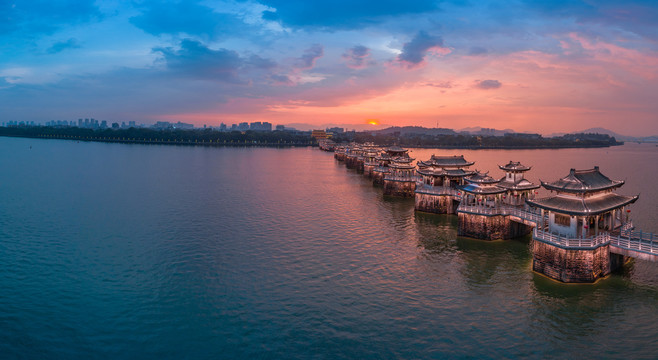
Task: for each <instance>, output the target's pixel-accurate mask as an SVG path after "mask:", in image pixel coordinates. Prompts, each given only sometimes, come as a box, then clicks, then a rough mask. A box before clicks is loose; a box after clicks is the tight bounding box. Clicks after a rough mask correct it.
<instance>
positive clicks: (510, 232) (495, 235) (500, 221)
mask: <svg viewBox="0 0 658 360" xmlns="http://www.w3.org/2000/svg"><path fill="white" fill-rule="evenodd" d="M458 216H459V230H458V234H459V236H467V237H472V238H476V239H483V240H504V239H513V238H516V237H520V236H524V235H528V234H529V233H530V232H531V231H532V227H530V226H527V225H524V224H521V223H518V222H516V221H512V220H510V219H509V216H504V215H493V216H487V215H475V214H469V213H462V212H460V213H458Z"/></svg>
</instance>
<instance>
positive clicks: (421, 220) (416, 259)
mask: <svg viewBox="0 0 658 360" xmlns="http://www.w3.org/2000/svg"><path fill="white" fill-rule="evenodd" d="M432 153H435V154H437V155H439V154H441V155H450V154H464V155H465V156H466V158H467V159H469V160H472V161H476V164H475V166H474V168H477V169H481V170H489V171H490V174H491V175H494V176H495V177H498V176H502V172H501V171H500V170H499V169H498V168H497V166H496V164H505V163H507V162H508V161H509V160H515V161H522V162H523V163H524V164H527V165H532V166H534V167H533V170H532V171H531V172H530V173H528V178H529V179H530V180H532V181H535V182H536V181H538V179H539V178H541V179H542V180H545V181H550V180H555V179H557V178H558V177H562V176H564V175H566V174H567V173H568V172H569V168H571V167H576V168H591V167H593V166H594V165H599V166H600V167H601V171H602V172H603V173H604V174H606V175H608V176H609V177H611V178H613V179H622V180H626V185H625V186H623V187H622V188H621V189H620V190H619V192H620V193H622V194H627V195H628V194H637V193H640V199H639V200H638V202H637V203H636V204H635V205H634V206H633V207H632V217H633V220H634V223H635V225H636V226H637V227H638V228H641V229H642V230H644V231H654V232H658V207H657V205H656V204H658V191H657V190H656V188H655V186H656V183H657V182H656V178H657V177H658V168H657V166H656V164H658V148H657V147H656V146H655V145H644V144H643V145H639V144H627V145H624V146H621V147H614V148H604V149H566V150H523V151H510V150H485V151H466V150H465V151H460V150H454V151H453V150H450V151H446V150H425V149H423V150H414V151H412V156H415V157H417V158H418V159H420V160H426V159H427V158H429V156H430V155H431V154H432ZM0 154H2V155H1V156H0V169H1V170H0V201H1V205H0V289H2V291H1V292H0V354H2V355H1V357H2V358H3V359H11V358H38V359H43V358H61V359H71V358H84V359H88V358H139V359H144V358H157V359H161V358H173V359H180V358H241V359H243V358H244V359H249V358H259V359H309V358H314V359H342V358H345V359H348V358H372V359H414V358H437V359H439V358H446V357H448V358H501V357H504V358H526V357H532V358H577V357H584V358H594V357H606V358H655V356H656V355H655V354H656V353H655V351H656V349H657V348H658V324H657V320H658V263H651V262H646V261H639V260H638V261H635V262H632V263H630V264H628V265H626V267H625V268H624V269H623V271H622V272H620V273H617V274H614V275H611V276H609V277H608V278H606V279H603V280H601V281H599V282H597V283H596V284H593V285H573V284H571V285H566V284H561V283H557V282H554V281H552V280H549V279H546V278H544V277H542V276H540V275H537V274H535V273H533V272H532V271H531V262H532V254H531V251H530V249H531V239H530V238H529V237H526V238H521V239H515V240H510V241H498V242H486V241H478V240H473V239H467V238H459V237H457V227H456V224H457V219H456V217H454V216H447V215H428V214H420V213H415V212H414V208H413V207H414V206H413V200H410V199H392V198H384V197H383V196H382V191H381V188H378V187H373V186H372V183H371V182H370V181H368V180H367V179H365V178H364V177H363V176H362V175H358V174H356V173H355V172H354V171H353V170H348V169H346V168H345V167H344V166H343V165H342V164H340V163H338V162H336V161H335V160H334V158H333V156H332V155H331V154H330V153H325V152H322V151H319V150H318V149H317V148H316V149H312V148H293V149H273V148H202V147H177V146H158V145H126V144H103V143H86V142H75V141H64V140H36V139H14V138H0Z"/></svg>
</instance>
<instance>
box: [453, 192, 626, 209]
mask: <svg viewBox="0 0 658 360" xmlns="http://www.w3.org/2000/svg"><path fill="white" fill-rule="evenodd" d="M461 194H462V193H460V192H459V193H457V195H461ZM628 211H630V210H628Z"/></svg>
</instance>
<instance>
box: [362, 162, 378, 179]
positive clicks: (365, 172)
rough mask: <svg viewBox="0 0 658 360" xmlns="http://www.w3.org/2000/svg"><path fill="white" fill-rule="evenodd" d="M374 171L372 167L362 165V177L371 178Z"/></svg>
mask: <svg viewBox="0 0 658 360" xmlns="http://www.w3.org/2000/svg"><path fill="white" fill-rule="evenodd" d="M374 169H375V167H374V166H373V165H365V164H364V165H363V175H365V176H367V177H369V178H372V171H373V170H374Z"/></svg>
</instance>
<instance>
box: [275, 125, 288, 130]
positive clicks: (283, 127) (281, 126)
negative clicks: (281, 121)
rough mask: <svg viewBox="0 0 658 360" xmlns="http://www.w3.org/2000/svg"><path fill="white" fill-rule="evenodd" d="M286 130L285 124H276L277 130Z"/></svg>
mask: <svg viewBox="0 0 658 360" xmlns="http://www.w3.org/2000/svg"><path fill="white" fill-rule="evenodd" d="M284 130H286V127H285V126H283V125H277V126H276V131H284Z"/></svg>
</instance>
